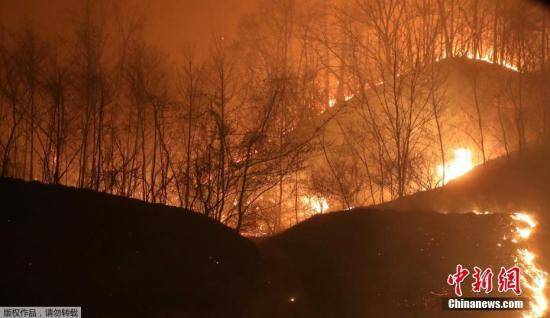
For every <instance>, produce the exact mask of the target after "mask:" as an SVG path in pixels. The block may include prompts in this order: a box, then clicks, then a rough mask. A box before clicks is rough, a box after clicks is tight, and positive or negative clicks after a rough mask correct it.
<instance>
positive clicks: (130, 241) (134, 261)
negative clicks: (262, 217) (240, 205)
mask: <svg viewBox="0 0 550 318" xmlns="http://www.w3.org/2000/svg"><path fill="white" fill-rule="evenodd" d="M0 202H2V206H1V209H0V211H1V212H0V251H2V256H1V261H0V273H2V288H0V301H1V302H2V304H1V305H45V306H52V305H59V306H67V305H75V306H82V309H83V313H84V315H85V316H86V317H115V316H127V317H130V316H131V317H145V316H149V315H150V314H152V313H154V316H155V317H175V316H177V317H244V316H246V313H245V311H247V310H248V309H247V308H249V307H250V306H249V304H248V298H249V297H250V295H251V294H252V293H253V289H254V284H255V281H256V279H257V275H258V267H259V266H258V263H259V256H258V253H257V250H256V247H255V246H254V245H253V244H252V243H251V242H250V241H248V240H247V239H245V238H243V237H240V236H239V235H238V234H237V233H235V232H234V231H232V230H231V229H229V228H227V227H225V226H223V225H221V224H218V223H216V222H214V221H212V220H210V219H208V218H206V217H204V216H202V215H199V214H195V213H192V212H189V211H186V210H182V209H178V208H172V207H166V206H162V205H153V204H147V203H143V202H140V201H137V200H131V199H125V198H121V197H116V196H112V195H106V194H101V193H95V192H92V191H86V190H77V189H73V188H68V187H61V186H51V185H43V184H38V183H28V182H23V181H18V180H12V179H0Z"/></svg>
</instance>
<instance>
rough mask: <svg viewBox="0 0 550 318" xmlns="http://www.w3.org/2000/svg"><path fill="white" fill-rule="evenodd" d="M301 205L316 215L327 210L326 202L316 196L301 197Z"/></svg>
mask: <svg viewBox="0 0 550 318" xmlns="http://www.w3.org/2000/svg"><path fill="white" fill-rule="evenodd" d="M302 204H303V205H304V206H305V207H306V208H307V209H309V210H311V211H313V212H315V213H316V214H317V213H323V212H326V211H327V210H328V208H329V205H328V202H327V200H326V199H325V198H322V197H318V196H303V197H302Z"/></svg>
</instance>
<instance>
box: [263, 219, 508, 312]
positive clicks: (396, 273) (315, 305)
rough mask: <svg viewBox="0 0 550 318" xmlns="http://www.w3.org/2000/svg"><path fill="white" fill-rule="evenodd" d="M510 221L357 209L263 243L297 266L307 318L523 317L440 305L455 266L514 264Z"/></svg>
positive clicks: (295, 284)
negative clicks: (508, 236)
mask: <svg viewBox="0 0 550 318" xmlns="http://www.w3.org/2000/svg"><path fill="white" fill-rule="evenodd" d="M509 226H510V222H509V218H508V216H507V215H504V214H500V215H475V214H453V215H443V214H439V213H428V212H417V213H405V212H394V211H378V210H365V209H356V210H353V211H351V212H339V213H329V214H326V215H321V216H316V217H313V218H311V219H310V220H308V221H305V222H303V223H301V224H299V225H297V226H295V227H293V228H291V229H290V230H288V231H286V232H284V233H282V234H280V235H278V236H276V237H273V238H271V239H268V240H267V241H265V242H263V248H264V250H266V251H278V253H279V254H284V255H285V257H286V258H287V259H288V261H289V263H290V264H292V265H293V266H294V271H295V272H296V273H297V274H296V275H297V276H298V280H297V281H287V284H288V289H289V290H294V294H293V296H294V297H296V301H295V303H294V304H295V307H296V309H295V310H296V311H297V312H298V311H303V310H304V309H303V308H302V307H308V310H309V311H310V313H311V314H310V315H308V317H350V318H351V317H442V316H445V317H447V316H448V317H518V316H519V314H518V312H447V311H442V310H441V306H442V304H441V301H442V300H441V297H443V296H451V295H450V291H451V289H450V287H449V286H447V284H446V277H447V275H448V274H449V273H451V272H453V271H454V268H455V266H456V264H463V265H464V266H467V267H473V266H480V267H484V266H493V267H495V266H497V265H500V264H502V265H506V266H509V265H510V264H512V263H513V256H512V253H513V248H512V245H511V244H510V243H509V241H508V242H501V239H502V236H503V234H504V233H508V231H509V230H510V229H509ZM498 244H500V247H499V245H498ZM464 286H466V285H464ZM465 289H468V288H467V287H465ZM295 317H303V316H302V315H296V316H295Z"/></svg>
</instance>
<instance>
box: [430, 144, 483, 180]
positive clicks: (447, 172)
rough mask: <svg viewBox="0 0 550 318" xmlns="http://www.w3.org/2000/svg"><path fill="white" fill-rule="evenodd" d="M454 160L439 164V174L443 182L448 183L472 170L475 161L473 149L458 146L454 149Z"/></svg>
mask: <svg viewBox="0 0 550 318" xmlns="http://www.w3.org/2000/svg"><path fill="white" fill-rule="evenodd" d="M454 153H455V155H454V158H453V160H451V161H450V162H447V163H445V169H443V165H442V164H441V165H438V166H437V174H438V176H439V177H440V178H441V183H442V184H447V183H448V182H449V181H451V180H453V179H456V178H458V177H460V176H461V175H463V174H465V173H467V172H468V171H470V170H472V168H473V167H474V162H473V160H472V151H471V150H470V149H466V148H458V149H455V151H454Z"/></svg>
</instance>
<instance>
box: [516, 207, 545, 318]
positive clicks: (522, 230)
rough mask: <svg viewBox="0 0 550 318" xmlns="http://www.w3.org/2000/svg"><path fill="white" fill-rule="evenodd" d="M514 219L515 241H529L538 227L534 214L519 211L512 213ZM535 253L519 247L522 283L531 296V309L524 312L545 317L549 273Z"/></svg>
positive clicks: (530, 316)
mask: <svg viewBox="0 0 550 318" xmlns="http://www.w3.org/2000/svg"><path fill="white" fill-rule="evenodd" d="M511 218H512V220H513V225H514V229H513V230H512V231H513V239H512V242H513V243H516V244H517V243H519V242H525V241H527V240H528V239H529V238H530V236H531V234H532V233H533V232H534V230H535V229H536V227H537V222H536V221H535V219H534V218H533V216H531V215H529V214H526V213H523V212H517V213H514V214H512V215H511ZM535 257H536V256H535V254H533V253H532V252H531V251H529V249H528V248H527V247H525V248H518V249H517V255H516V259H515V261H516V263H517V265H518V266H520V268H521V269H522V276H521V283H522V285H523V286H525V287H526V288H527V290H528V291H529V294H530V297H531V303H530V308H529V311H528V312H527V313H525V314H523V317H524V318H540V317H543V316H544V314H545V312H546V310H547V309H548V299H547V298H546V280H547V276H548V273H547V272H545V271H544V270H542V269H541V268H540V266H539V265H538V264H537V262H536V261H535Z"/></svg>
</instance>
